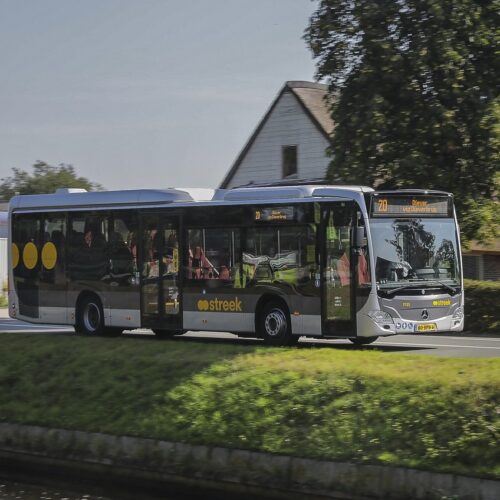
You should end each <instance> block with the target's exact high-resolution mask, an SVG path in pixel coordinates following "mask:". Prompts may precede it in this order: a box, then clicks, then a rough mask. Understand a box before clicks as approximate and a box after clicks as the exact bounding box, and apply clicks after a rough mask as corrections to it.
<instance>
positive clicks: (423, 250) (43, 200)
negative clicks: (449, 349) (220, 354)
mask: <svg viewBox="0 0 500 500" xmlns="http://www.w3.org/2000/svg"><path fill="white" fill-rule="evenodd" d="M9 238H10V243H11V244H10V249H9V314H10V316H11V317H12V318H18V319H21V320H24V321H30V322H33V323H50V324H61V325H71V326H74V328H75V330H76V332H77V333H80V334H84V335H119V334H121V333H122V332H123V331H125V330H132V329H138V328H147V329H151V330H152V331H153V332H154V333H156V334H157V335H158V336H169V335H175V334H182V333H184V332H186V331H200V332H203V331H206V332H208V331H224V332H230V333H233V334H236V335H238V336H243V337H244V336H251V337H258V338H262V339H263V340H264V341H265V342H266V343H268V344H271V345H292V344H294V343H295V342H297V340H298V339H299V337H310V338H344V339H349V340H351V341H352V342H353V343H354V344H358V345H360V344H369V343H371V342H373V341H374V340H376V339H377V338H378V337H380V336H389V335H395V334H398V333H411V334H420V333H426V334H427V333H437V332H451V331H453V332H459V331H462V330H463V324H464V293H463V282H462V264H461V249H460V238H459V230H458V225H457V220H456V216H455V210H454V205H453V196H452V195H451V194H449V193H445V192H441V191H432V190H397V191H374V190H373V189H371V188H368V187H362V186H329V185H288V186H287V185H283V186H267V187H263V186H261V187H242V188H235V189H230V190H222V189H220V190H203V189H173V188H172V189H165V190H160V189H139V190H124V191H108V192H105V191H99V192H86V191H85V190H81V189H58V190H57V191H56V192H55V193H54V194H43V195H26V196H15V197H14V198H12V200H11V201H10V204H9Z"/></svg>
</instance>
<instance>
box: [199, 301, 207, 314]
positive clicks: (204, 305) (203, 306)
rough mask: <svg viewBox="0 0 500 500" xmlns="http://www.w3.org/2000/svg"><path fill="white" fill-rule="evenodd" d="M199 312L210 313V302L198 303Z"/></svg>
mask: <svg viewBox="0 0 500 500" xmlns="http://www.w3.org/2000/svg"><path fill="white" fill-rule="evenodd" d="M198 311H208V300H199V301H198Z"/></svg>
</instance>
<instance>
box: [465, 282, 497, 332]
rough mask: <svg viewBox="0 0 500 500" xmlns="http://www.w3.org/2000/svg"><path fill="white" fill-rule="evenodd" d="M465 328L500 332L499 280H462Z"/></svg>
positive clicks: (467, 329) (475, 330)
mask: <svg viewBox="0 0 500 500" xmlns="http://www.w3.org/2000/svg"><path fill="white" fill-rule="evenodd" d="M464 289H465V290H464V291H465V330H466V331H467V332H470V333H500V281H476V280H464Z"/></svg>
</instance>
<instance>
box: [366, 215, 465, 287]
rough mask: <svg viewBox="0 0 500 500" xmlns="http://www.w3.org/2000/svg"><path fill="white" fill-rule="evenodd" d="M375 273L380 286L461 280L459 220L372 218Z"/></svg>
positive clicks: (446, 283)
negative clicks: (456, 222) (457, 225)
mask: <svg viewBox="0 0 500 500" xmlns="http://www.w3.org/2000/svg"><path fill="white" fill-rule="evenodd" d="M370 227H371V236H372V240H373V252H374V257H375V276H376V282H377V285H379V287H380V288H393V287H395V286H402V285H403V286H405V285H408V286H411V284H412V283H415V286H417V285H421V284H430V283H433V284H436V283H441V284H444V285H448V286H454V285H455V286H456V285H459V283H460V271H459V269H460V267H459V253H458V244H457V234H456V227H455V221H454V220H453V219H449V218H446V219H445V218H443V219H437V218H436V219H430V218H429V219H424V218H422V219H419V218H412V219H389V218H387V219H372V220H371V221H370Z"/></svg>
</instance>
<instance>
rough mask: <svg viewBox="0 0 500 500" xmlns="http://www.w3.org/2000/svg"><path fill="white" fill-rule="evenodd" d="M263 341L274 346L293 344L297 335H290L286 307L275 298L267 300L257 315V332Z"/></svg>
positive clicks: (296, 339) (290, 330)
mask: <svg viewBox="0 0 500 500" xmlns="http://www.w3.org/2000/svg"><path fill="white" fill-rule="evenodd" d="M258 333H259V334H260V336H261V337H262V338H263V339H264V342H265V343H266V344H268V345H274V346H291V345H295V344H296V343H297V341H298V339H299V338H298V337H294V336H293V335H292V328H291V323H290V315H289V313H288V309H287V307H286V306H285V305H284V304H283V303H282V302H281V301H277V300H272V301H271V302H268V303H267V304H266V305H265V306H264V308H263V310H262V313H261V314H260V316H259V332H258Z"/></svg>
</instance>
